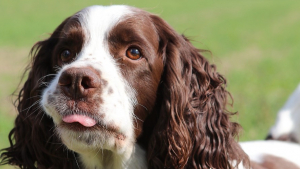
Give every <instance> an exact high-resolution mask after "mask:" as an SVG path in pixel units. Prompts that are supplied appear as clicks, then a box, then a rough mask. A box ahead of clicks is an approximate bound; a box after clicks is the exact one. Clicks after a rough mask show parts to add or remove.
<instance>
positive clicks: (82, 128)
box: [60, 114, 126, 140]
mask: <svg viewBox="0 0 300 169" xmlns="http://www.w3.org/2000/svg"><path fill="white" fill-rule="evenodd" d="M60 126H61V127H63V128H67V129H68V130H72V131H75V132H87V131H96V132H97V131H98V132H103V133H104V134H105V135H111V136H114V137H115V138H117V139H119V140H125V138H126V136H125V135H124V134H122V133H121V132H119V131H118V130H117V127H115V126H112V125H103V124H102V123H101V122H98V121H97V120H96V119H94V118H92V117H89V116H86V115H80V114H71V115H67V116H64V117H62V123H61V124H60Z"/></svg>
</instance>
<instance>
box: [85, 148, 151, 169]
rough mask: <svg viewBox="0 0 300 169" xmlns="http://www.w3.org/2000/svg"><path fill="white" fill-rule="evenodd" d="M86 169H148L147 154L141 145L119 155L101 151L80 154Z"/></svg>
mask: <svg viewBox="0 0 300 169" xmlns="http://www.w3.org/2000/svg"><path fill="white" fill-rule="evenodd" d="M80 160H81V163H82V165H83V166H84V167H85V169H121V168H122V169H142V168H143V169H144V168H147V160H146V152H145V150H143V149H142V148H141V147H140V146H139V145H137V144H135V146H134V148H131V149H128V151H126V152H125V153H122V154H117V153H114V152H112V151H110V150H103V149H100V150H98V151H97V152H96V154H95V153H87V154H80Z"/></svg>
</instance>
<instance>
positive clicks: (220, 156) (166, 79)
mask: <svg viewBox="0 0 300 169" xmlns="http://www.w3.org/2000/svg"><path fill="white" fill-rule="evenodd" d="M151 17H152V20H153V22H154V23H155V26H156V29H157V32H158V33H159V36H160V51H159V52H160V53H161V54H162V55H163V57H164V61H165V63H164V64H165V67H164V74H163V76H162V80H161V85H160V89H159V92H158V98H160V99H158V101H159V102H160V103H157V108H155V111H156V112H155V111H154V112H153V115H151V116H156V117H157V118H158V121H157V122H156V126H155V128H154V129H153V132H152V133H153V134H152V136H151V140H150V142H149V147H148V163H149V168H224V169H225V168H226V169H227V168H230V169H231V168H234V167H235V166H233V161H234V163H235V164H239V163H240V162H243V164H244V165H245V166H247V165H248V164H249V162H248V157H247V155H246V154H245V153H244V152H243V150H242V149H241V147H240V146H239V144H238V143H237V142H236V141H235V140H234V137H236V136H238V131H239V129H240V125H239V124H237V123H234V122H230V120H229V118H230V116H231V115H233V114H235V113H231V112H229V111H227V110H226V105H227V98H228V97H229V96H230V93H229V92H228V91H227V90H226V89H225V87H226V79H225V78H224V77H223V76H222V75H220V74H219V73H218V72H216V67H215V66H214V65H210V64H209V62H208V61H207V60H206V59H205V58H204V57H203V56H202V55H201V54H200V53H199V52H202V51H201V50H198V49H196V48H195V47H193V46H192V44H191V43H190V42H189V41H188V40H187V39H186V38H185V37H183V36H180V35H178V34H177V33H176V32H175V31H174V30H173V29H172V28H171V27H170V26H168V24H167V23H165V22H164V21H163V20H162V19H160V18H159V17H157V16H154V15H153V16H151ZM150 118H151V117H150ZM149 123H150V122H147V121H145V126H144V128H148V127H149V126H151V125H153V123H152V124H151V125H149ZM148 130H149V129H148Z"/></svg>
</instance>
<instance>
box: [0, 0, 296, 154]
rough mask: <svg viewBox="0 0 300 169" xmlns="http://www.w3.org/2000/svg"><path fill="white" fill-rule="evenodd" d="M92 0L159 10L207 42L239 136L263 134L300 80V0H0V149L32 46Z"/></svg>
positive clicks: (198, 42) (177, 26) (176, 25)
mask: <svg viewBox="0 0 300 169" xmlns="http://www.w3.org/2000/svg"><path fill="white" fill-rule="evenodd" d="M92 4H104V5H109V4H128V5H132V6H136V7H140V8H143V9H145V10H147V11H150V12H153V13H156V14H159V15H160V16H161V17H162V18H164V19H165V20H166V21H167V22H168V23H169V24H170V25H172V26H173V27H174V28H175V29H176V30H177V31H178V32H180V33H184V34H185V35H187V36H188V37H190V38H191V39H193V40H194V42H193V43H194V45H195V46H197V47H199V48H202V49H209V50H211V51H212V53H213V55H212V56H208V58H209V59H210V60H211V62H212V63H214V64H216V65H217V67H218V70H219V72H221V73H222V74H224V75H225V76H226V78H227V80H228V90H229V91H230V92H231V93H232V95H233V97H234V106H233V108H232V110H234V111H238V112H239V116H238V117H236V118H234V119H235V120H237V121H238V122H239V123H241V124H242V126H243V128H244V131H243V134H242V136H241V137H240V140H242V141H244V140H255V139H264V137H265V136H266V134H267V132H268V129H269V128H270V126H271V125H272V124H273V123H274V121H275V117H276V113H277V111H278V110H279V109H280V107H281V106H282V105H283V104H284V102H285V101H286V99H287V98H288V96H289V95H290V94H291V93H292V91H293V90H294V89H295V88H296V86H297V84H298V83H299V79H300V74H299V71H300V68H299V63H300V48H299V46H300V33H299V30H300V15H299V6H300V2H299V1H289V2H286V1H272V2H269V1H257V2H249V1H230V2H228V1H226V2H225V1H218V2H213V1H188V2H184V1H180V3H179V2H174V1H171V0H167V1H165V0H164V1H161V0H160V1H151V2H144V1H133V0H130V1H126V3H125V2H124V1H95V0H90V1H86V2H84V1H72V3H70V1H58V0H52V1H47V2H45V1H38V0H32V1H0V11H1V15H0V23H1V26H0V81H1V83H0V87H1V88H0V99H1V104H0V148H2V147H5V146H7V145H8V140H7V135H8V132H9V129H10V128H11V127H12V125H13V118H14V117H15V115H16V112H15V111H14V109H13V107H12V106H10V101H8V99H9V94H10V93H12V92H13V91H14V90H15V89H16V87H17V85H18V82H19V79H20V76H21V74H22V70H23V68H24V67H25V65H26V63H27V54H28V52H29V50H30V47H31V46H32V45H33V44H34V43H35V42H37V41H38V40H41V39H44V38H46V37H47V36H48V35H49V33H51V32H52V31H53V30H54V29H55V28H56V26H58V25H59V24H60V22H61V21H62V20H63V19H65V18H66V17H67V16H70V15H72V14H73V13H75V12H77V11H78V10H80V9H82V8H83V7H86V6H90V5H92Z"/></svg>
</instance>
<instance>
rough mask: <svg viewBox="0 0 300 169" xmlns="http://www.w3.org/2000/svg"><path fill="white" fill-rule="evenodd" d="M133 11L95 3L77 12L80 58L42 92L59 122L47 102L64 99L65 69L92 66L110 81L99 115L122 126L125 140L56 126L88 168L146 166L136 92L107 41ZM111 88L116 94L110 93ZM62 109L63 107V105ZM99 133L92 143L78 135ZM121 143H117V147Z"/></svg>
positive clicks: (111, 122)
mask: <svg viewBox="0 0 300 169" xmlns="http://www.w3.org/2000/svg"><path fill="white" fill-rule="evenodd" d="M130 13H131V10H130V8H128V7H127V6H109V7H103V6H92V7H88V8H85V9H83V10H82V11H80V12H78V13H77V14H75V15H74V16H73V17H77V18H78V19H79V21H80V24H81V26H82V27H83V29H84V34H85V42H84V46H83V48H82V50H81V52H80V53H78V55H77V58H76V60H75V61H73V62H72V63H70V64H67V65H65V66H63V67H62V68H61V70H60V71H59V72H58V74H57V76H56V77H55V79H54V80H53V81H52V82H51V83H50V84H49V86H48V87H47V88H46V89H45V90H44V91H43V97H42V101H41V105H42V106H43V108H44V110H45V112H46V113H47V114H48V115H49V116H51V117H52V118H53V121H54V123H55V124H56V125H59V124H60V123H61V122H62V117H61V116H60V115H59V113H58V112H57V107H59V106H57V104H60V103H55V104H54V103H48V102H49V100H48V98H49V96H53V97H56V98H57V99H58V98H59V99H60V102H63V101H64V98H63V97H62V95H59V97H58V96H57V95H55V94H54V92H55V91H57V85H58V80H59V77H60V75H61V74H62V72H64V71H65V70H66V69H68V68H74V67H79V68H80V67H87V66H92V67H93V68H94V69H95V70H98V71H100V72H101V79H103V80H105V81H107V82H108V85H107V86H108V87H106V88H104V89H103V92H102V94H101V97H102V98H105V99H103V103H102V104H101V108H99V110H98V112H99V114H105V116H104V119H103V123H104V125H109V124H113V125H116V126H117V127H118V128H119V131H118V132H119V133H122V134H123V135H125V136H126V139H125V140H123V142H122V143H117V142H118V141H119V140H117V139H116V138H115V137H113V136H111V135H105V133H100V134H99V133H97V132H74V131H69V130H66V129H60V128H59V127H57V132H58V134H59V135H60V137H61V139H62V141H63V143H64V144H65V145H66V146H67V147H68V148H69V149H71V150H73V151H75V152H77V153H79V155H80V159H81V161H82V163H83V165H84V166H85V168H87V169H100V168H105V169H118V168H145V166H146V160H145V157H146V155H145V152H144V151H143V150H142V149H141V148H140V147H139V146H137V145H136V144H135V141H134V126H133V122H132V121H133V118H134V117H133V109H134V106H135V103H136V98H135V95H134V94H135V91H134V90H133V89H132V88H131V87H130V86H129V85H128V82H127V81H126V79H125V78H123V76H122V74H121V70H120V69H119V67H118V66H117V64H116V61H115V60H114V59H113V56H111V55H110V53H109V49H108V44H107V41H106V39H105V38H106V36H107V33H108V32H109V31H110V30H111V28H112V27H113V26H114V25H116V24H117V23H118V22H119V21H120V20H122V18H123V17H124V16H126V15H128V14H130ZM109 88H112V89H113V91H114V92H113V93H111V94H108V93H109V92H108V89H109ZM61 109H62V111H63V108H61ZM91 135H95V136H99V137H97V139H96V140H93V143H92V144H91V145H88V144H86V143H85V142H81V141H80V140H79V139H78V138H89V137H91ZM115 145H118V146H115Z"/></svg>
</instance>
